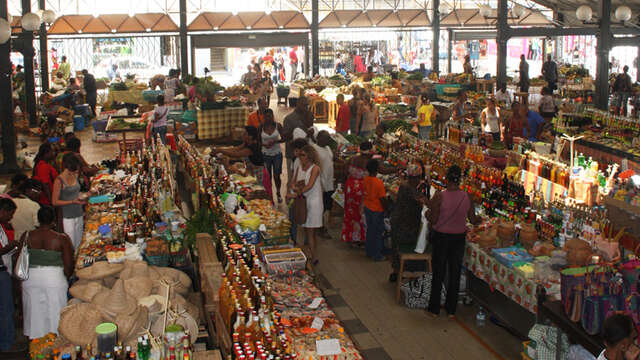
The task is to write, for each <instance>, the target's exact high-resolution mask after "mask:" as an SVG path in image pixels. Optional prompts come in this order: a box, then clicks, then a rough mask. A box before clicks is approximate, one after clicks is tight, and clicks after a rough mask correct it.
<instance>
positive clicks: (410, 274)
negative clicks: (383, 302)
mask: <svg viewBox="0 0 640 360" xmlns="http://www.w3.org/2000/svg"><path fill="white" fill-rule="evenodd" d="M405 261H426V262H429V267H428V269H429V272H431V254H417V253H410V254H400V270H398V284H397V286H396V301H397V302H400V287H401V286H402V281H403V280H405V279H407V280H411V279H415V278H417V277H420V276H422V275H424V274H425V273H426V272H425V271H407V272H405V271H404V263H405Z"/></svg>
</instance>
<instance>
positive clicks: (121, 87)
mask: <svg viewBox="0 0 640 360" xmlns="http://www.w3.org/2000/svg"><path fill="white" fill-rule="evenodd" d="M109 90H114V91H127V90H129V88H128V87H127V84H125V83H123V82H114V83H111V85H109Z"/></svg>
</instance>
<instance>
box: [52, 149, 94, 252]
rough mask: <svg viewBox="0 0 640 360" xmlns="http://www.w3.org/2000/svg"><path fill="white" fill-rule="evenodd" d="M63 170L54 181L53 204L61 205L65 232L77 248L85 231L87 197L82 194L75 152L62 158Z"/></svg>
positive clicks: (78, 165) (78, 162)
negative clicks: (84, 206)
mask: <svg viewBox="0 0 640 360" xmlns="http://www.w3.org/2000/svg"><path fill="white" fill-rule="evenodd" d="M62 167H63V171H62V173H60V175H59V176H58V177H57V178H56V180H55V182H54V183H53V195H52V203H53V206H59V207H60V209H61V212H62V226H63V229H64V232H65V234H67V235H68V236H69V238H70V239H71V243H72V244H73V248H74V249H77V248H78V246H79V245H80V242H81V241H82V233H83V231H84V220H83V218H84V210H83V208H82V207H83V205H85V204H86V199H82V198H81V196H80V182H79V181H78V176H79V173H80V169H81V164H80V160H78V158H77V157H76V156H75V155H74V154H66V155H65V156H64V158H63V159H62Z"/></svg>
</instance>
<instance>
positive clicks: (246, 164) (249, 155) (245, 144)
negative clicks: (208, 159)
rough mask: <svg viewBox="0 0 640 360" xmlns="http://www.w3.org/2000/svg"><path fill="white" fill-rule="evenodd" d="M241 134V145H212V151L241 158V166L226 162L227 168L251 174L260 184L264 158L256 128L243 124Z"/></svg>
mask: <svg viewBox="0 0 640 360" xmlns="http://www.w3.org/2000/svg"><path fill="white" fill-rule="evenodd" d="M244 130H245V131H244V133H243V134H242V145H240V146H236V147H232V148H222V147H214V148H213V149H212V153H214V154H216V153H219V154H222V155H225V156H227V157H228V158H230V159H232V160H236V161H238V160H241V163H242V164H243V166H237V165H233V166H231V164H230V163H229V162H227V164H226V165H229V166H228V168H229V169H230V170H231V171H232V172H235V173H239V174H243V175H247V174H248V175H251V176H253V177H255V178H256V180H257V181H258V184H262V170H263V166H264V159H263V157H262V151H261V148H260V138H259V136H258V129H256V128H254V127H253V126H245V127H244ZM245 170H246V171H245Z"/></svg>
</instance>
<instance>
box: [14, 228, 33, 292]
mask: <svg viewBox="0 0 640 360" xmlns="http://www.w3.org/2000/svg"><path fill="white" fill-rule="evenodd" d="M27 236H28V235H27ZM13 274H14V276H15V277H16V278H17V279H18V280H22V281H25V280H27V279H29V247H28V246H27V242H26V241H25V244H24V246H23V247H22V250H21V251H20V254H19V255H18V260H16V266H15V268H14V270H13Z"/></svg>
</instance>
